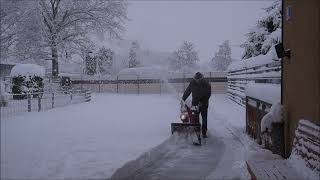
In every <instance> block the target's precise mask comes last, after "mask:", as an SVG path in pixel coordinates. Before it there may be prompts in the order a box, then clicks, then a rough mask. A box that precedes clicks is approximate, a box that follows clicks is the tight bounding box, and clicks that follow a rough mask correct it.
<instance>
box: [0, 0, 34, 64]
mask: <svg viewBox="0 0 320 180" xmlns="http://www.w3.org/2000/svg"><path fill="white" fill-rule="evenodd" d="M20 5H21V4H18V3H17V2H16V1H13V0H0V22H1V26H0V42H1V43H0V52H1V58H6V57H7V56H9V54H10V48H11V47H12V46H13V45H14V43H15V40H16V36H17V31H18V28H17V24H18V22H19V21H20V20H21V18H22V17H23V16H24V14H25V12H26V7H28V3H26V6H24V7H25V8H22V7H21V6H20Z"/></svg>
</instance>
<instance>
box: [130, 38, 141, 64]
mask: <svg viewBox="0 0 320 180" xmlns="http://www.w3.org/2000/svg"><path fill="white" fill-rule="evenodd" d="M139 49H140V46H139V43H138V41H133V42H132V44H131V48H130V51H129V68H133V67H137V66H138V65H140V61H139V60H138V50H139Z"/></svg>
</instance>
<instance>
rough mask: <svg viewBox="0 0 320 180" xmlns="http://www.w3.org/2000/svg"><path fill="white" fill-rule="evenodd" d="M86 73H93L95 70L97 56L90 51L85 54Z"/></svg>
mask: <svg viewBox="0 0 320 180" xmlns="http://www.w3.org/2000/svg"><path fill="white" fill-rule="evenodd" d="M85 62H86V74H88V75H95V74H96V72H97V57H96V56H93V53H92V52H91V51H89V52H87V55H86V61H85Z"/></svg>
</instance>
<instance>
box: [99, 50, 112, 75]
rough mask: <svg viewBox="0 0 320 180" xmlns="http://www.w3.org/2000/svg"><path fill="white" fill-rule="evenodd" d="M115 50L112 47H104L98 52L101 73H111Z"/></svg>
mask: <svg viewBox="0 0 320 180" xmlns="http://www.w3.org/2000/svg"><path fill="white" fill-rule="evenodd" d="M113 55H114V52H113V51H112V50H111V49H110V48H105V47H102V48H100V49H99V51H98V52H97V56H96V59H97V65H98V69H97V70H98V72H99V73H100V74H111V71H112V64H113Z"/></svg>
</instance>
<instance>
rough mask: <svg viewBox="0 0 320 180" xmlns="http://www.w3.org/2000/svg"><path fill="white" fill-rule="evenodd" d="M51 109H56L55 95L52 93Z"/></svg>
mask: <svg viewBox="0 0 320 180" xmlns="http://www.w3.org/2000/svg"><path fill="white" fill-rule="evenodd" d="M51 107H52V108H54V93H52V97H51Z"/></svg>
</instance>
